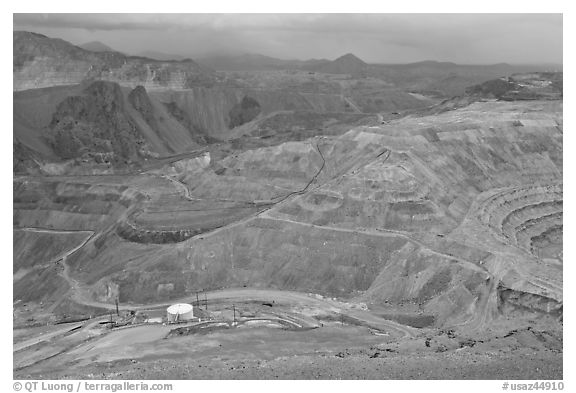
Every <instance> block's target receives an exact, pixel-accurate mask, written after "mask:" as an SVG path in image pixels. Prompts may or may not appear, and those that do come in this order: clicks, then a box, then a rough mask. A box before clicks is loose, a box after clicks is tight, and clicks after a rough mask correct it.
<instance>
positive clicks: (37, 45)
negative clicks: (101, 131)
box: [13, 31, 215, 90]
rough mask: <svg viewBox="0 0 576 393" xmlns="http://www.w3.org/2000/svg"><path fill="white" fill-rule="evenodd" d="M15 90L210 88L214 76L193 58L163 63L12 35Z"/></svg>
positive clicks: (22, 33) (35, 36)
mask: <svg viewBox="0 0 576 393" xmlns="http://www.w3.org/2000/svg"><path fill="white" fill-rule="evenodd" d="M13 37H14V44H13V51H14V52H13V78H14V90H26V89H35V88H43V87H50V86H58V85H72V84H78V83H82V82H85V81H93V80H98V79H100V80H107V81H112V82H117V83H119V84H120V85H123V86H130V87H135V86H137V85H142V86H144V87H146V88H147V89H158V88H173V89H183V88H188V87H193V86H212V85H213V84H214V80H215V76H214V72H213V71H212V70H210V69H208V68H206V67H203V66H200V65H199V64H197V63H196V62H194V61H192V60H186V61H180V62H166V61H159V60H154V59H148V58H145V57H133V56H126V55H124V54H122V53H119V52H93V51H88V50H86V49H83V48H80V47H78V46H74V45H72V44H71V43H69V42H67V41H64V40H61V39H55V38H49V37H47V36H45V35H42V34H36V33H30V32H26V31H15V32H14V34H13Z"/></svg>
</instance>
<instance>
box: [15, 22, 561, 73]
mask: <svg viewBox="0 0 576 393" xmlns="http://www.w3.org/2000/svg"><path fill="white" fill-rule="evenodd" d="M14 30H27V31H34V32H37V33H42V34H45V35H47V36H50V37H58V38H62V39H65V40H67V41H70V42H72V43H73V44H83V43H85V42H90V41H101V42H103V43H105V44H106V45H109V46H111V47H112V48H114V49H116V50H119V51H121V52H125V53H128V54H137V53H139V52H142V51H146V50H153V51H160V52H163V53H170V54H177V55H183V56H187V57H192V58H194V57H196V58H199V57H202V56H205V55H207V54H226V53H238V54H239V53H260V54H264V55H268V56H273V57H278V58H282V59H309V58H327V59H334V58H336V57H338V56H340V55H342V54H345V53H349V52H351V53H354V54H356V55H357V56H358V57H360V58H362V59H363V60H365V61H367V62H371V63H403V62H415V61H421V60H438V61H452V62H457V63H464V64H488V63H499V62H507V63H516V64H519V63H523V64H526V63H562V15H561V14H14Z"/></svg>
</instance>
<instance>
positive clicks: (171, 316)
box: [166, 303, 194, 323]
mask: <svg viewBox="0 0 576 393" xmlns="http://www.w3.org/2000/svg"><path fill="white" fill-rule="evenodd" d="M166 318H167V319H168V323H170V322H182V321H189V320H191V319H193V318H194V312H193V307H192V305H191V304H188V303H177V304H173V305H171V306H170V307H168V308H167V309H166Z"/></svg>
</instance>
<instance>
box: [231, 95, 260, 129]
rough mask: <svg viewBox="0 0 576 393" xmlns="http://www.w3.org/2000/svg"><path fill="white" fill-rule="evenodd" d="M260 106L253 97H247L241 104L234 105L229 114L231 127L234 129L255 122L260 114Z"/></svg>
mask: <svg viewBox="0 0 576 393" xmlns="http://www.w3.org/2000/svg"><path fill="white" fill-rule="evenodd" d="M260 110H261V109H260V104H259V103H258V101H256V100H255V99H254V98H252V97H248V96H245V97H244V98H242V101H240V103H239V104H236V105H234V107H233V108H232V110H231V111H230V113H229V116H230V123H229V127H230V128H234V127H238V126H241V125H242V124H244V123H248V122H249V121H252V120H254V118H256V116H258V114H259V113H260Z"/></svg>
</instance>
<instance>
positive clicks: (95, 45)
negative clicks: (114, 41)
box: [79, 41, 117, 52]
mask: <svg viewBox="0 0 576 393" xmlns="http://www.w3.org/2000/svg"><path fill="white" fill-rule="evenodd" d="M79 46H80V48H82V49H86V50H89V51H91V52H117V51H116V50H114V49H112V48H111V47H109V46H108V45H106V44H104V43H102V42H100V41H90V42H87V43H85V44H82V45H79Z"/></svg>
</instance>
